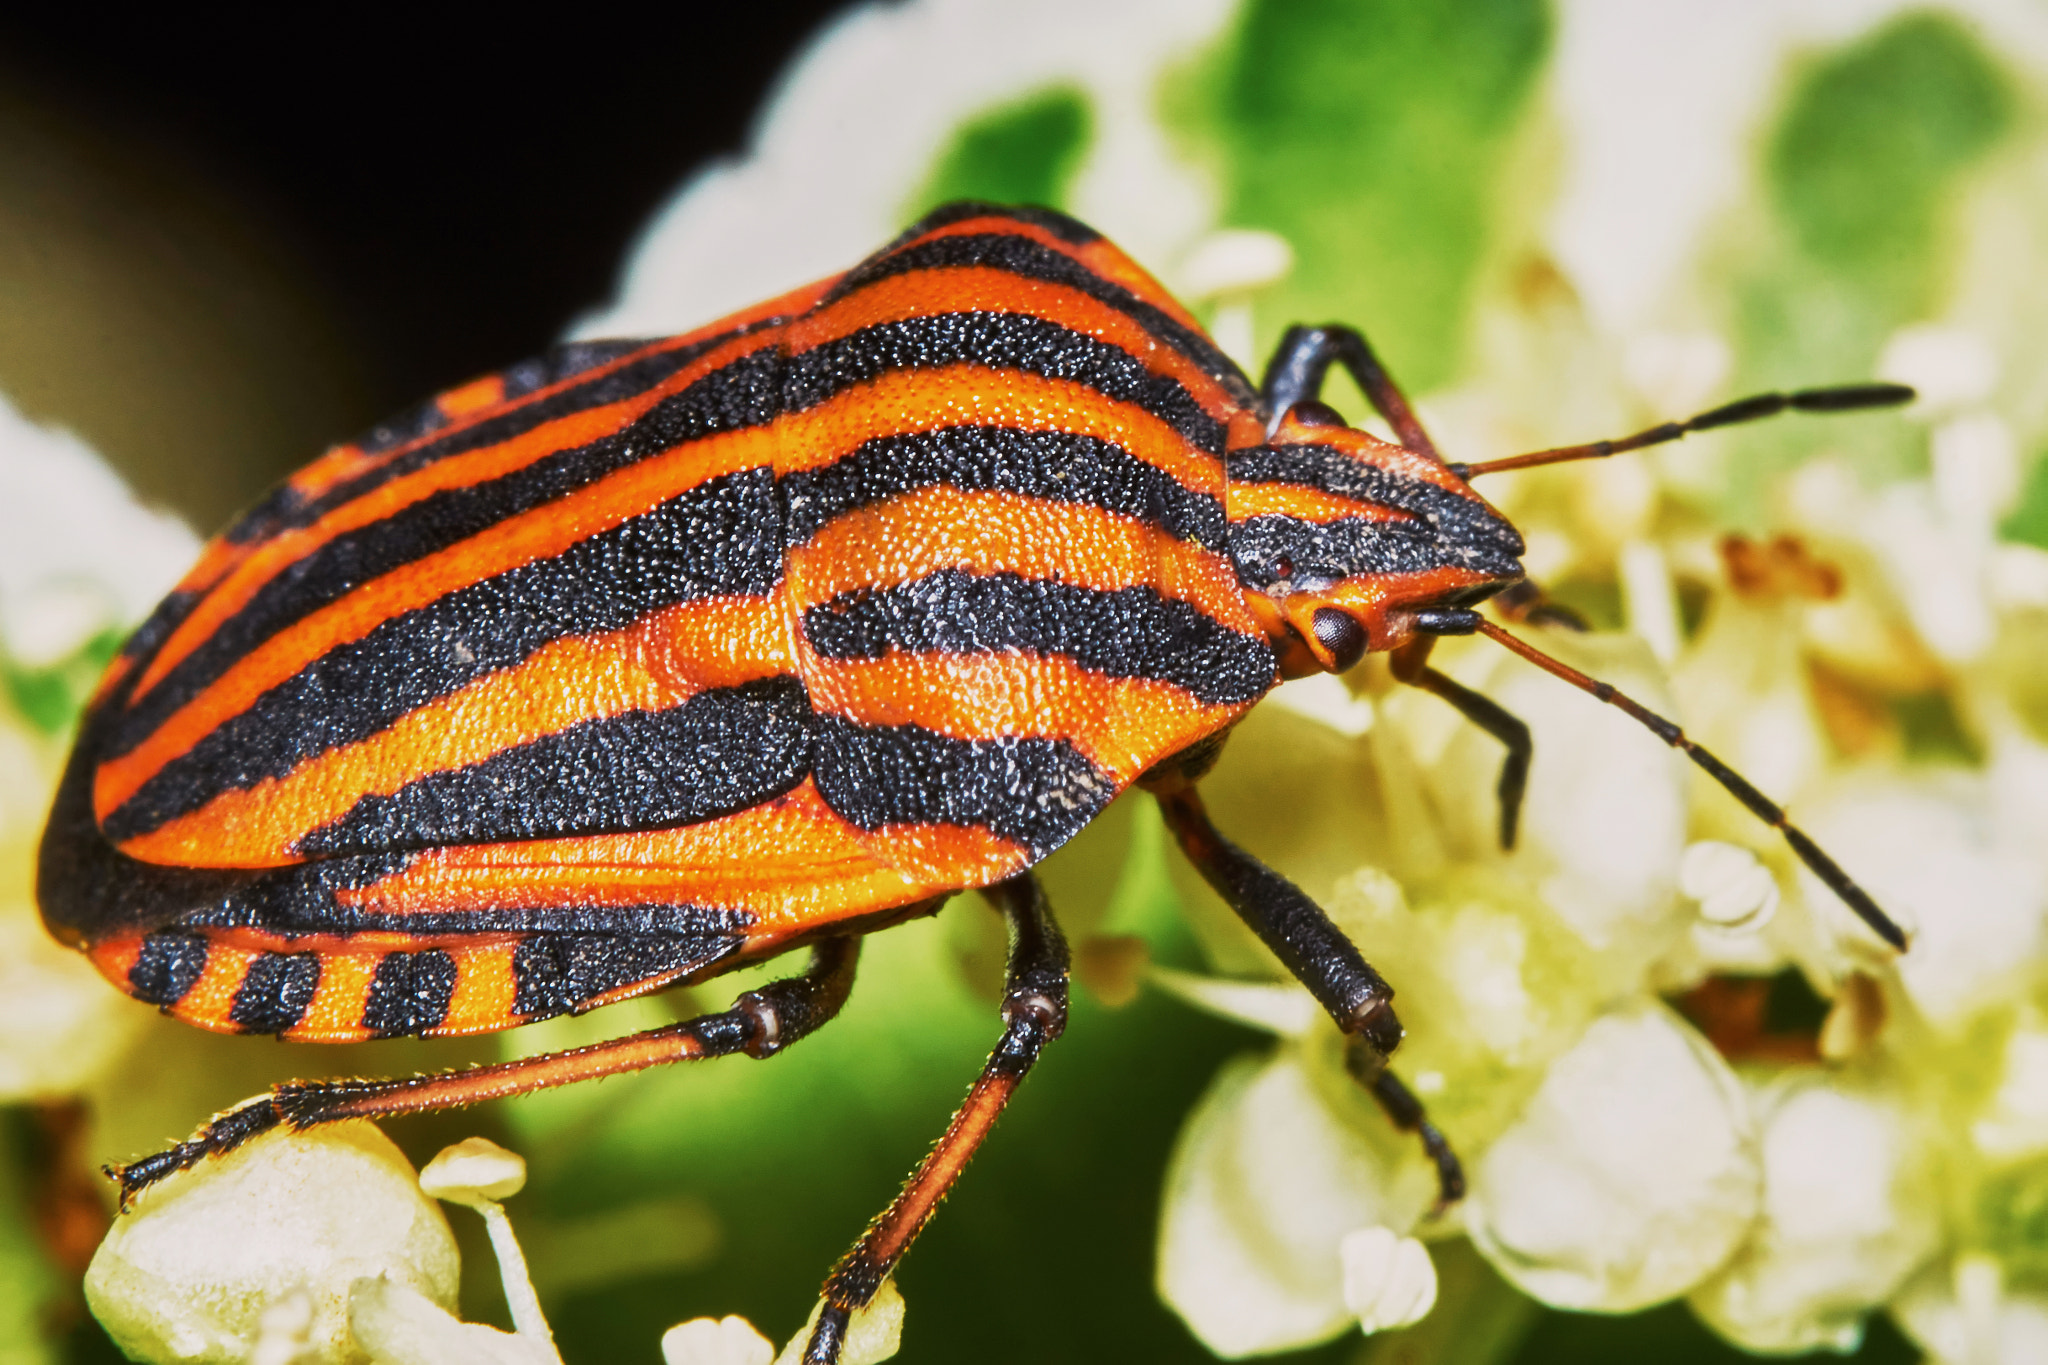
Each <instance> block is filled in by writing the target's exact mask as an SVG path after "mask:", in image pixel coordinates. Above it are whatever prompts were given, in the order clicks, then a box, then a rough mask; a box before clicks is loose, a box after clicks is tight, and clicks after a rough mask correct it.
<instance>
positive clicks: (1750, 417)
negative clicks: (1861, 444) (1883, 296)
mask: <svg viewBox="0 0 2048 1365" xmlns="http://www.w3.org/2000/svg"><path fill="white" fill-rule="evenodd" d="M1916 396H1917V395H1915V394H1914V392H1913V390H1912V389H1910V388H1908V387H1907V386H1906V385H1904V384H1838V385H1836V386H1834V387H1833V388H1826V389H1799V390H1796V391H1794V392H1792V393H1760V394H1757V395H1756V396H1754V397H1752V398H1744V399H1741V400H1740V401H1738V402H1734V403H1724V404H1723V405H1722V406H1720V407H1718V408H1715V409H1713V410H1712V411H1711V412H1703V413H1701V414H1700V415H1699V416H1697V417H1688V418H1686V419H1685V420H1684V421H1683V422H1666V423H1664V424H1663V425H1662V426H1655V427H1651V428H1650V429H1649V430H1648V431H1639V432H1637V433H1636V434H1635V435H1633V436H1624V437H1622V438H1621V439H1620V440H1618V441H1591V442H1588V443H1587V444H1585V445H1577V446H1555V447H1553V448H1551V449H1549V450H1536V451H1531V452H1530V453H1529V454H1527V455H1510V456H1508V457H1507V458H1506V459H1504V460H1483V461H1481V462H1480V463H1478V464H1454V465H1452V466H1451V472H1452V473H1453V474H1456V475H1457V476H1458V477H1459V478H1461V479H1475V478H1477V477H1479V476H1480V475H1481V474H1499V473H1502V472H1503V471H1505V470H1509V469H1534V468H1535V467H1536V466H1538V465H1546V464H1564V463H1565V462H1566V461H1568V460H1604V459H1606V458H1607V457H1608V456H1609V455H1619V454H1621V453H1623V452H1624V451H1629V450H1641V449H1642V448H1643V447H1645V446H1660V445H1663V444H1664V443H1665V442H1666V441H1676V440H1678V439H1680V438H1681V437H1683V436H1685V435H1686V434H1687V433H1689V432H1694V431H1710V430H1712V429H1713V428H1715V427H1732V426H1736V425H1738V424H1739V423H1742V422H1754V421H1757V420H1759V419H1761V418H1765V417H1776V416H1777V415H1778V414H1779V413H1781V412H1860V411H1862V410H1863V409H1866V408H1890V407H1897V406H1898V405H1899V404H1901V403H1910V402H1912V401H1913V399H1914V398H1915V397H1916Z"/></svg>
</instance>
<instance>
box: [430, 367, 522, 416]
mask: <svg viewBox="0 0 2048 1365" xmlns="http://www.w3.org/2000/svg"><path fill="white" fill-rule="evenodd" d="M504 401H505V377H504V376H503V375H496V374H487V375H485V376H484V377H483V378H482V379H472V380H470V381H469V382H468V383H467V384H464V385H462V386H460V387H459V388H453V389H449V390H448V391H447V392H446V393H443V394H440V395H438V396H437V397H436V398H435V399H434V406H435V407H437V408H439V409H440V410H441V414H442V416H444V417H448V418H450V419H454V418H458V417H467V416H469V414H471V413H473V412H481V411H482V410H483V409H485V408H489V407H496V406H497V405H498V404H500V403H502V402H504Z"/></svg>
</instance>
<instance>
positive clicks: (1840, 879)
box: [1445, 612, 1906, 952]
mask: <svg viewBox="0 0 2048 1365" xmlns="http://www.w3.org/2000/svg"><path fill="white" fill-rule="evenodd" d="M1465 615H1467V614H1466V613H1460V618H1461V619H1459V620H1458V621H1457V623H1456V625H1457V626H1458V627H1459V629H1458V630H1457V631H1456V633H1459V634H1463V633H1464V629H1463V628H1464V627H1470V628H1471V629H1472V630H1476V631H1477V632H1478V633H1479V634H1481V635H1484V636H1486V637H1487V638H1488V639H1490V640H1492V641H1494V642H1495V643H1496V644H1500V645H1503V646H1505V647H1506V648H1508V649H1509V650H1512V651H1513V652H1514V653H1516V654H1519V655H1521V656H1522V657H1523V658H1524V659H1527V660H1528V661H1529V662H1530V663H1532V664H1534V665H1536V666H1537V667H1538V668H1540V669H1542V670H1543V671H1544V672H1546V673H1549V674H1551V675H1552V676H1554V677H1558V678H1562V679H1564V680H1565V681H1566V682H1568V683H1570V684H1571V685H1572V686H1573V687H1576V688H1578V689H1579V690H1580V691H1582V692H1589V693H1591V694H1592V695H1593V696H1595V697H1597V698H1599V699H1600V700H1601V701H1604V702H1606V703H1607V704H1608V705H1609V706H1612V707H1614V708H1615V709H1616V710H1619V711H1621V712H1623V713H1624V714H1626V715H1628V716H1630V717H1632V718H1633V719H1635V720H1636V721H1637V722H1639V723H1640V724H1642V725H1643V726H1644V727H1645V728H1646V729H1648V730H1649V731H1650V733H1652V734H1654V735H1656V736H1657V738H1659V739H1661V740H1663V741H1664V742H1665V743H1666V744H1669V745H1670V746H1671V747H1672V748H1674V749H1677V750H1679V751H1681V752H1682V753H1684V754H1685V756H1686V757H1687V758H1689V759H1691V760H1692V761H1693V762H1694V763H1697V764H1698V765H1699V766H1700V767H1701V768H1702V769H1704V770H1705V771H1706V774H1707V776H1709V777H1711V778H1713V779H1714V780H1715V781H1716V782H1719V783H1720V784H1721V785H1722V786H1723V787H1725V788H1727V789H1728V791H1729V793H1730V794H1731V795H1733V796H1734V797H1735V799H1736V800H1738V801H1740V802H1741V803H1742V804H1743V805H1745V806H1747V807H1749V809H1750V812H1751V813H1752V814H1753V815H1755V816H1756V818H1757V819H1759V820H1761V821H1763V822H1764V823H1765V824H1767V825H1769V826H1770V827H1771V828H1772V829H1775V830H1777V831H1778V833H1780V834H1782V835H1784V836H1785V842H1786V843H1788V844H1790V845H1791V846H1792V851H1793V852H1794V853H1796V854H1798V855H1799V861H1800V862H1802V863H1805V864H1806V866H1807V867H1808V869H1810V870H1811V871H1812V873H1813V875H1814V876H1816V877H1818V878H1820V879H1821V881H1822V882H1823V883H1825V884H1826V886H1827V888H1828V890H1830V891H1832V892H1834V893H1835V894H1836V895H1837V896H1840V897H1841V898H1842V903H1843V904H1844V905H1847V906H1848V907H1849V908H1850V909H1851V910H1854V911H1855V912H1856V914H1857V916H1858V918H1860V919H1861V920H1862V921H1863V922H1864V923H1865V924H1867V925H1869V926H1870V927H1871V928H1872V929H1873V930H1875V931H1876V932H1877V936H1878V937H1879V938H1881V939H1883V940H1884V941H1885V942H1886V943H1889V944H1891V946H1892V947H1894V948H1897V949H1898V950H1899V951H1900V952H1904V951H1905V950H1906V931H1905V930H1904V929H1901V928H1900V927H1899V926H1898V924H1897V923H1896V922H1894V921H1893V920H1892V918H1891V917H1890V916H1889V915H1887V914H1885V912H1884V911H1882V910H1880V909H1878V907H1877V902H1876V901H1874V900H1872V899H1871V898H1870V893H1869V892H1867V891H1865V890H1864V889H1863V888H1862V887H1860V886H1858V885H1857V884H1856V883H1855V881H1854V880H1853V879H1851V877H1850V876H1849V874H1848V873H1847V872H1844V871H1843V870H1842V866H1841V864H1840V863H1837V862H1836V861H1835V860H1834V859H1833V858H1830V857H1829V856H1828V855H1827V854H1826V853H1824V852H1822V851H1821V847H1820V845H1819V844H1816V843H1815V842H1814V841H1813V840H1811V839H1809V838H1808V837H1807V836H1806V833H1805V831H1803V830H1801V829H1800V828H1799V827H1798V826H1797V825H1795V824H1793V823H1792V822H1791V821H1790V820H1789V819H1787V818H1786V816H1785V809H1784V807H1782V806H1780V805H1779V804H1778V803H1777V802H1775V801H1773V800H1771V798H1769V797H1768V796H1765V795H1764V794H1763V793H1762V792H1760V791H1758V790H1757V789H1756V788H1755V787H1754V786H1752V785H1750V781H1749V779H1748V778H1746V777H1744V776H1743V775H1742V774H1741V773H1738V772H1736V771H1735V770H1734V769H1733V768H1731V767H1729V766H1728V765H1727V764H1725V763H1723V762H1722V761H1721V760H1720V759H1718V758H1716V757H1714V755H1713V754H1711V753H1709V752H1707V751H1706V750H1705V749H1703V748H1701V747H1700V746H1699V745H1697V744H1695V743H1693V742H1692V741H1691V740H1689V739H1687V738H1686V737H1685V731H1683V730H1681V729H1679V728H1678V727H1677V726H1676V725H1673V724H1672V723H1671V722H1670V721H1668V720H1666V719H1664V717H1662V716H1660V715H1658V714H1657V713H1656V712H1655V711H1652V710H1650V709H1649V708H1648V707H1646V706H1643V705H1641V704H1640V703H1638V702H1636V701H1635V700H1633V699H1632V698H1630V697H1628V696H1625V695H1623V694H1622V693H1620V692H1617V691H1615V689H1614V684H1612V683H1604V682H1601V681H1600V680H1598V679H1597V678H1591V677H1588V676H1586V675H1585V674H1584V673H1581V672H1579V670H1578V669H1576V668H1573V667H1572V666H1571V665H1570V664H1567V663H1565V662H1563V661H1562V660H1558V659H1553V658H1551V657H1550V656H1549V655H1548V654H1545V653H1544V652H1543V651H1542V650H1540V649H1538V648H1536V646H1534V645H1532V644H1530V643H1528V642H1527V641H1526V640H1521V639H1517V638H1516V637H1515V636H1513V635H1510V634H1508V633H1507V632H1506V631H1504V630H1502V629H1501V628H1500V627H1499V626H1496V625H1494V624H1493V623H1492V622H1491V621H1488V620H1486V619H1485V618H1483V617H1481V616H1480V615H1479V614H1478V613H1477V612H1472V613H1469V616H1470V618H1471V619H1470V620H1465V619H1462V618H1463V617H1464V616H1465ZM1445 624H1450V623H1449V622H1446V623H1445ZM1445 633H1451V632H1445Z"/></svg>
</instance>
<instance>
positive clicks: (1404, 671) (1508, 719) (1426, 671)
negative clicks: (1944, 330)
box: [1388, 635, 1536, 848]
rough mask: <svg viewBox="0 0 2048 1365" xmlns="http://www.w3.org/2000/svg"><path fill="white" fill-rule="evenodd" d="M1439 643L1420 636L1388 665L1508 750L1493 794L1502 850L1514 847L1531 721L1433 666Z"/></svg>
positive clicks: (1531, 749)
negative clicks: (1432, 654)
mask: <svg viewBox="0 0 2048 1365" xmlns="http://www.w3.org/2000/svg"><path fill="white" fill-rule="evenodd" d="M1435 644H1436V637H1435V636H1433V635H1420V636H1417V637H1416V638H1415V639H1413V640H1411V641H1409V642H1408V643H1407V644H1405V645H1402V646H1401V647H1400V648H1399V649H1397V650H1395V651H1394V652H1393V654H1391V655H1390V656H1388V662H1389V664H1391V666H1392V667H1393V670H1394V677H1395V678H1396V679H1398V680H1399V681H1401V682H1404V683H1407V684H1408V685H1409V686H1410V687H1419V688H1421V689H1422V690H1423V691H1425V692H1427V693H1429V694H1430V695H1431V696H1435V697H1442V698H1443V699H1444V700H1445V701H1447V702H1449V703H1450V704H1451V705H1452V706H1454V707H1456V708H1457V711H1458V714H1459V715H1461V716H1463V717H1464V718H1465V719H1466V720H1469V721H1471V722H1472V723H1473V724H1474V725H1476V726H1478V727H1479V728H1480V729H1482V730H1484V731H1486V733H1487V734H1489V735H1492V736H1493V737H1494V738H1495V739H1497V740H1499V741H1500V742H1501V743H1502V744H1504V745H1506V746H1507V751H1508V756H1507V758H1506V759H1505V760H1504V761H1503V762H1502V763H1501V765H1500V783H1499V785H1498V786H1496V787H1495V789H1494V790H1495V792H1496V793H1497V794H1498V796H1499V798H1500V846H1501V847H1502V848H1513V847H1514V846H1515V830H1516V829H1517V827H1518V826H1519V825H1520V823H1521V818H1522V797H1523V794H1524V793H1526V792H1527V791H1528V788H1529V763H1530V761H1531V760H1532V759H1534V758H1535V756H1536V746H1535V743H1534V742H1533V741H1532V740H1531V739H1530V738H1529V723H1528V722H1527V721H1525V720H1523V719H1522V718H1521V717H1519V716H1517V715H1515V714H1514V713H1513V712H1512V711H1509V710H1508V709H1507V708H1505V707H1503V706H1502V705H1501V704H1500V703H1499V702H1497V701H1494V700H1493V699H1492V698H1490V697H1485V696H1481V695H1480V694H1479V693H1477V692H1474V691H1473V690H1472V689H1471V688H1469V687H1467V686H1465V685H1464V684H1463V683H1461V682H1457V681H1455V680H1453V679H1452V678H1450V677H1449V676H1447V675H1446V674H1443V673H1439V672H1438V671H1437V670H1436V669H1434V668H1431V667H1430V666H1429V651H1430V649H1431V647H1433V646H1434V645H1435Z"/></svg>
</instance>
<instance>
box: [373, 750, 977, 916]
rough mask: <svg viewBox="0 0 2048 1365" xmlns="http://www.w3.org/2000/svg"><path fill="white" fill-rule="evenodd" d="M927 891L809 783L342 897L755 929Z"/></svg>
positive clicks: (473, 856) (429, 854)
mask: <svg viewBox="0 0 2048 1365" xmlns="http://www.w3.org/2000/svg"><path fill="white" fill-rule="evenodd" d="M1006 847H1007V846H1006ZM931 890H932V888H931V887H930V886H929V885H928V884H927V883H925V882H923V881H910V880H907V879H906V878H905V877H904V876H903V875H902V874H901V873H900V872H899V871H897V870H895V869H894V868H892V867H891V866H889V865H888V864H887V863H885V862H883V861H882V860H880V859H879V858H877V856H876V853H875V850H874V849H873V848H872V847H871V845H870V843H869V841H868V839H867V837H866V836H864V835H863V834H862V833H861V832H860V831H858V830H856V829H854V828H853V827H852V826H850V825H848V824H847V823H846V822H845V821H844V820H842V819H841V818H840V817H839V816H838V814H836V813H835V812H834V811H833V810H832V809H831V807H829V806H827V805H826V804H825V802H824V799H823V798H822V797H821V796H820V795H819V794H818V790H817V787H816V786H815V785H814V784H813V783H812V782H811V781H810V780H809V779H806V780H805V781H803V782H802V783H800V784H798V785H797V786H796V787H795V788H793V789H792V790H790V791H789V792H786V793H784V794H783V795H782V796H779V797H775V798H773V799H771V800H769V801H766V802H763V803H762V804H760V805H758V806H753V807H750V808H748V809H746V810H742V811H737V812H735V813H733V814H731V815H727V816H721V817H719V818H718V819H715V820H706V821H704V822H702V823H700V824H695V825H689V826H685V827H683V828H680V829H667V830H645V831H636V832H633V833H628V834H603V835H588V836H583V837H580V838H572V839H535V840H529V841H522V842H519V843H504V844H485V845H469V846H465V847H456V848H437V849H429V850H427V851H425V852H423V853H421V854H419V855H418V856H416V857H415V858H413V860H412V861H411V862H410V863H409V864H408V865H407V866H406V867H405V868H404V869H403V870H401V871H399V872H396V873H393V874H392V875H390V876H388V877H385V878H383V879H381V880H379V881H376V882H372V883H371V884H369V885H368V886H364V887H360V888H354V889H348V890H343V891H340V892H337V893H336V897H335V898H336V900H337V901H339V902H340V903H341V904H342V905H343V906H344V907H346V908H348V909H350V910H352V911H360V912H365V913H378V914H392V915H403V914H407V913H417V912H421V911H432V912H434V913H437V914H451V913H461V912H463V911H474V912H487V911H503V910H529V909H530V910H540V909H548V908H551V907H562V906H579V905H605V906H632V905H691V906H702V907H708V908H711V909H730V910H736V911H743V912H745V913H747V914H750V915H752V916H754V917H755V920H756V922H757V925H760V924H790V925H801V924H811V923H816V922H820V917H821V916H822V917H824V918H825V919H831V918H836V917H837V916H839V915H841V914H850V913H857V912H860V911H862V910H866V909H872V908H873V907H875V906H876V905H892V904H899V903H903V902H906V901H909V900H913V899H916V898H918V897H921V896H925V895H929V894H931ZM752 932H753V931H752V930H750V931H749V933H750V936H751V934H752Z"/></svg>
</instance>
